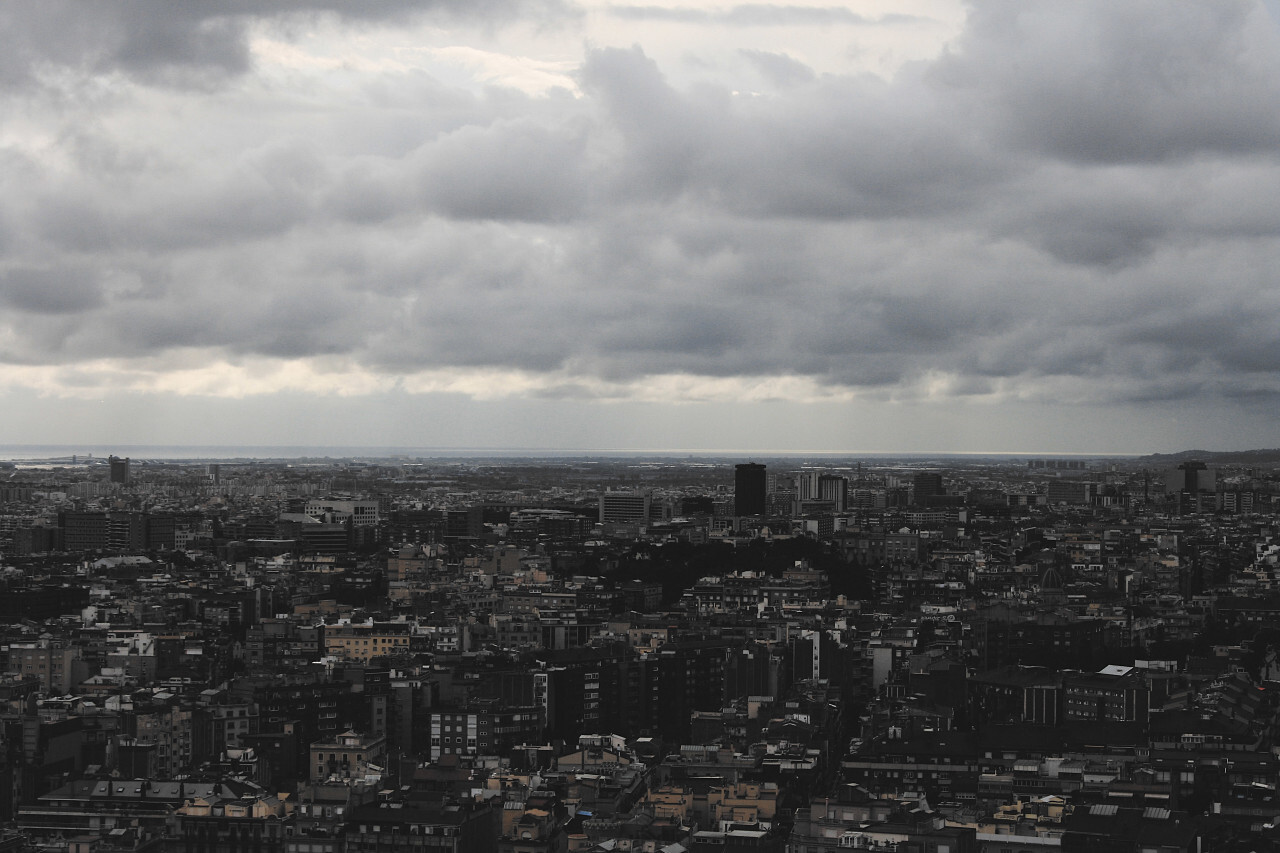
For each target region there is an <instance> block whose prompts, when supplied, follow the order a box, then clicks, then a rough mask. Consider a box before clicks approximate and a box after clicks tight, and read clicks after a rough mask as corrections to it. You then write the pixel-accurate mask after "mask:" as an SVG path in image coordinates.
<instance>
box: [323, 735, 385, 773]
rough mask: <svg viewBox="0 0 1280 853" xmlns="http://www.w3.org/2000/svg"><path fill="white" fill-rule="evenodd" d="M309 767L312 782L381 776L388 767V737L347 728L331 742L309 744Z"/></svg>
mask: <svg viewBox="0 0 1280 853" xmlns="http://www.w3.org/2000/svg"><path fill="white" fill-rule="evenodd" d="M310 767H311V784H313V785H318V784H320V783H321V782H324V781H326V780H328V779H334V778H336V779H350V780H355V779H362V778H364V777H366V776H380V775H381V774H382V773H383V771H385V770H386V767H387V739H386V738H385V737H372V736H369V735H361V734H356V733H355V732H354V731H351V730H347V731H345V732H343V733H342V734H340V735H338V737H337V738H335V739H334V740H332V741H328V742H326V741H318V742H316V743H313V744H311V762H310Z"/></svg>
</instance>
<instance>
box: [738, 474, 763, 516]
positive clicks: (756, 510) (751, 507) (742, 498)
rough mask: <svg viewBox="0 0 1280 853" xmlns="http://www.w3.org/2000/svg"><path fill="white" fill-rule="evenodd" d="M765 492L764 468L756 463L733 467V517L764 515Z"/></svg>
mask: <svg viewBox="0 0 1280 853" xmlns="http://www.w3.org/2000/svg"><path fill="white" fill-rule="evenodd" d="M767 492H768V479H767V477H766V475H765V466H763V465H761V464H759V463H757V462H744V463H742V464H741V465H736V466H734V474H733V514H734V515H764V514H765V501H766V495H767Z"/></svg>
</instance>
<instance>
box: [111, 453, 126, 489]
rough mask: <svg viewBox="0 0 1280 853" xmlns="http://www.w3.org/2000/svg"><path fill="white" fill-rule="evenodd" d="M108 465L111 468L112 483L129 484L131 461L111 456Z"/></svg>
mask: <svg viewBox="0 0 1280 853" xmlns="http://www.w3.org/2000/svg"><path fill="white" fill-rule="evenodd" d="M107 463H108V464H109V465H110V466H111V482H113V483H127V482H129V460H128V458H127V457H126V458H124V459H121V458H120V457H119V456H109V457H107Z"/></svg>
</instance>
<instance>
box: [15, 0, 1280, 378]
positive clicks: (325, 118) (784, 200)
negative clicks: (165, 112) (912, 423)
mask: <svg viewBox="0 0 1280 853" xmlns="http://www.w3.org/2000/svg"><path fill="white" fill-rule="evenodd" d="M56 7H57V4H53V6H52V7H51V8H56ZM93 8H97V7H93ZM137 8H143V7H142V6H141V5H138V6H137ZM200 8H201V9H204V10H205V11H203V12H201V13H199V14H196V13H194V12H191V11H190V10H187V11H184V12H182V13H181V14H178V15H177V16H176V18H175V19H174V20H171V21H168V22H165V23H164V24H157V26H158V27H161V29H164V28H172V29H173V33H172V34H170V35H165V33H163V32H158V33H147V32H145V31H143V30H139V31H138V32H137V33H134V32H132V31H130V32H129V33H128V36H129V38H134V37H135V36H136V38H137V39H140V40H141V41H140V44H141V45H143V46H139V47H137V48H130V49H129V53H128V56H134V55H135V54H136V58H135V59H129V58H128V57H127V56H126V53H125V52H124V47H123V45H124V41H122V39H123V38H124V36H123V35H121V32H123V31H121V30H112V31H111V32H114V33H115V35H113V36H110V37H108V38H106V39H105V40H104V46H103V47H102V48H101V50H102V51H103V52H102V53H101V55H100V56H99V57H98V58H97V59H95V60H94V61H95V62H99V63H107V64H108V65H111V66H112V67H115V68H143V67H147V66H146V63H147V62H151V63H152V65H151V66H150V67H161V66H164V67H168V66H169V65H172V64H174V63H177V62H179V61H180V60H179V59H178V57H188V56H189V57H193V59H192V60H191V61H192V63H194V64H195V65H198V66H200V67H209V68H216V69H220V71H219V73H226V74H240V73H242V72H243V70H244V68H245V67H247V66H246V65H243V64H241V65H237V64H236V63H237V60H236V59H235V54H234V50H232V49H231V48H233V47H234V45H236V44H243V37H244V33H243V32H242V31H238V30H237V29H236V27H238V26H240V25H241V24H243V23H244V21H245V20H247V17H246V16H248V15H250V14H251V13H252V14H267V13H268V12H270V11H272V10H275V9H277V8H283V7H277V6H275V5H272V4H254V5H252V7H250V6H249V5H247V4H246V5H243V6H242V5H240V4H234V3H214V4H210V5H209V6H207V7H205V6H201V7H200ZM289 8H293V7H289ZM307 8H308V9H312V10H323V9H329V8H333V7H330V6H325V5H323V4H310V5H308V6H307ZM344 8H345V7H344ZM415 8H417V7H416V6H415ZM460 8H461V7H457V9H460ZM501 8H504V7H502V6H501V4H491V5H489V6H485V7H483V9H486V10H488V12H489V13H493V14H496V13H497V10H500V9H501ZM805 8H808V7H788V6H740V7H726V8H725V9H722V10H720V11H713V12H702V11H699V10H682V9H676V10H674V11H653V10H649V11H645V10H644V9H640V8H639V7H614V9H613V12H614V13H615V14H620V15H623V16H627V15H631V16H634V17H646V16H648V17H653V16H655V15H668V14H669V15H673V16H675V17H673V18H671V19H672V20H673V21H677V22H678V20H679V19H680V17H681V16H684V17H685V18H687V19H689V20H694V19H695V18H697V19H698V20H697V21H696V22H697V23H708V24H709V23H713V22H711V21H709V20H704V18H710V17H715V16H719V17H720V19H721V20H720V21H719V23H721V24H724V23H734V24H742V25H746V22H748V21H751V20H756V21H761V22H768V21H773V23H780V22H781V21H782V18H780V17H777V16H784V17H786V20H787V22H789V23H799V22H803V21H806V20H808V21H810V22H815V21H816V17H815V15H816V11H815V10H812V9H810V11H808V12H800V11H797V10H803V9H805ZM12 9H13V7H5V11H4V12H3V13H2V14H5V15H8V16H9V17H10V19H12V16H13V14H14V12H13V11H12ZM128 9H129V10H130V12H129V13H130V14H133V13H135V11H136V10H135V7H132V6H130V7H128ZM743 10H750V11H743ZM402 11H403V12H404V13H405V14H408V6H397V5H395V4H387V5H384V6H379V7H376V8H375V10H374V11H372V12H369V11H366V12H360V13H358V14H369V15H372V14H375V13H376V14H379V15H387V16H394V15H397V14H400V13H401V12H402ZM826 11H827V12H830V13H831V14H832V15H835V16H836V17H835V18H832V19H831V20H830V21H829V23H840V22H841V21H843V22H845V23H854V21H851V20H848V19H847V15H848V14H852V13H847V11H842V10H834V11H833V10H826ZM459 13H460V12H459ZM1157 13H1158V14H1157ZM94 14H106V13H99V12H95V13H94ZM351 14H357V13H356V12H352V13H351ZM806 15H807V16H808V17H807V18H806ZM841 15H844V16H845V17H843V18H841ZM698 16H703V18H699V17H698ZM753 16H754V17H753ZM770 16H774V17H773V18H771V17H770ZM36 17H37V18H38V17H39V16H36ZM775 18H776V20H775ZM731 19H732V20H731ZM837 19H839V20H837ZM113 20H114V21H117V22H118V21H119V20H121V18H114V19H113ZM1266 20H1267V19H1266V18H1265V16H1264V15H1263V13H1262V10H1261V9H1259V8H1257V7H1253V6H1250V5H1248V4H1244V3H1235V2H1223V3H1221V4H1213V5H1208V6H1202V5H1193V4H1162V5H1159V6H1156V5H1147V4H1123V5H1120V6H1117V5H1116V4H1113V3H1109V2H1073V3H1069V4H1063V3H1053V4H1049V3H1016V4H1015V3H983V4H980V5H978V6H976V7H975V8H974V9H973V11H972V12H971V15H970V19H969V24H968V27H967V29H966V30H965V32H964V34H963V35H962V36H961V37H960V38H959V39H957V40H956V41H955V42H954V43H953V44H952V45H951V47H950V48H949V50H948V51H947V52H946V54H945V55H943V56H942V57H940V58H939V59H937V60H934V61H931V62H919V63H914V64H911V65H908V66H906V67H905V68H903V69H902V70H901V71H900V72H899V73H898V74H897V75H896V76H895V77H893V78H892V79H887V80H886V79H879V78H873V77H870V76H866V77H863V76H850V75H836V74H830V73H823V74H819V73H816V72H815V71H814V70H813V69H812V68H810V67H809V66H808V65H806V64H805V63H804V62H802V61H801V60H800V59H797V58H796V56H793V55H792V54H790V53H782V52H777V53H775V52H764V51H760V50H753V49H743V50H741V51H739V52H738V53H737V54H731V62H732V63H735V64H736V66H737V68H738V70H741V68H742V67H744V66H745V65H746V64H747V63H749V64H750V66H751V68H752V69H753V70H751V71H750V72H749V75H750V76H749V80H750V83H751V87H752V88H758V89H760V91H759V92H753V93H752V94H750V95H747V94H741V93H739V92H738V91H735V90H734V89H732V88H730V87H729V86H727V85H717V84H714V83H712V82H704V83H700V84H696V85H685V84H681V83H677V82H674V81H673V80H671V79H669V78H668V76H667V74H666V73H664V69H663V68H662V67H661V66H660V65H659V63H658V62H657V61H655V60H654V59H653V58H652V57H651V56H650V55H649V54H648V53H646V51H645V50H643V49H642V48H640V47H634V48H606V49H599V50H591V51H589V52H588V54H587V56H586V58H585V60H584V61H583V63H582V64H581V67H580V68H578V69H577V71H576V78H575V79H576V81H577V83H578V85H579V87H580V91H579V92H577V93H574V94H570V93H568V92H567V91H562V92H555V93H552V94H550V95H547V96H545V97H532V96H528V95H524V94H520V93H518V92H513V91H510V90H503V89H501V88H499V87H492V88H490V89H489V90H487V91H475V92H465V91H462V90H455V89H452V88H450V87H449V86H447V85H446V84H444V83H442V82H440V81H435V80H424V79H423V78H424V77H425V75H421V74H417V73H399V72H386V73H384V74H381V75H372V76H373V78H374V79H369V80H366V81H364V82H363V84H362V86H361V87H358V88H355V89H354V90H344V95H343V97H344V98H345V100H343V101H342V105H341V107H340V108H338V107H335V108H333V111H332V113H330V112H327V111H326V107H325V106H324V104H323V98H322V97H320V96H318V95H316V94H315V93H314V92H308V93H306V94H305V95H300V96H298V97H297V100H296V101H295V100H292V99H290V98H289V97H286V96H283V95H282V96H279V98H278V100H272V98H271V96H270V95H264V94H263V92H261V91H257V90H255V91H254V92H253V95H252V96H251V97H250V96H246V97H245V98H244V100H243V101H242V102H241V101H235V100H234V93H235V92H236V90H235V87H234V86H232V87H229V88H228V90H226V91H224V92H220V93H219V96H218V97H219V98H231V99H232V100H231V101H230V102H229V106H226V107H220V105H219V104H214V103H213V102H214V101H215V100H217V99H214V98H212V97H211V96H209V95H206V94H202V93H196V94H191V95H190V96H189V97H190V98H191V99H192V100H190V101H184V102H183V105H184V106H185V108H186V109H190V110H191V111H192V112H193V113H194V114H196V115H195V116H194V118H193V121H194V122H195V124H193V125H192V126H191V129H190V130H186V131H185V133H184V129H183V128H182V127H178V129H176V130H175V127H176V126H177V125H176V123H172V122H170V123H162V122H159V121H157V124H163V126H164V128H165V130H166V133H167V134H168V136H167V137H165V140H164V141H163V142H156V143H154V144H152V143H151V142H150V141H149V140H147V139H146V133H145V131H146V130H147V122H146V121H141V122H138V123H137V127H136V130H137V137H138V138H137V139H135V138H134V137H133V135H132V134H133V133H134V125H132V124H129V125H128V126H129V135H128V136H126V135H125V134H124V133H122V132H121V131H120V130H119V127H113V125H112V124H111V122H110V120H109V119H110V117H111V116H110V114H111V111H112V110H113V109H118V110H121V111H122V114H124V115H128V116H133V117H136V116H137V115H138V113H137V112H132V113H131V112H128V111H129V110H135V111H136V110H139V109H142V111H143V117H144V119H145V118H146V115H145V107H144V108H140V107H138V103H145V99H146V98H147V97H149V90H148V89H147V84H143V85H140V86H138V87H137V88H136V89H133V90H130V91H129V92H128V94H127V96H126V95H119V96H117V97H118V98H119V100H120V103H118V104H117V103H115V102H111V103H106V104H103V105H101V106H98V105H91V106H89V107H84V108H83V109H84V112H83V113H77V112H76V109H77V108H76V107H74V106H66V105H59V106H58V107H57V108H56V109H55V108H52V107H50V108H49V111H50V113H51V114H53V115H55V118H53V119H49V122H50V127H51V129H50V130H49V132H48V133H47V134H46V136H47V141H42V142H41V145H40V146H37V147H33V149H32V150H33V151H35V152H36V153H30V154H29V155H25V156H24V155H20V154H19V153H17V152H16V151H14V152H4V151H0V156H3V157H4V158H5V159H4V162H5V163H6V164H9V165H11V166H12V167H13V168H6V169H5V172H4V176H3V180H5V182H6V183H5V188H6V192H5V194H4V196H3V197H0V229H3V231H2V232H0V233H3V234H5V235H6V236H2V237H0V240H3V241H4V244H3V245H5V246H6V247H7V251H6V258H5V263H6V264H8V266H6V267H4V268H3V273H2V275H0V305H2V306H3V309H4V314H5V316H4V319H5V321H6V323H5V325H4V329H3V333H4V335H5V337H4V339H3V340H4V347H5V348H6V349H5V357H6V358H10V359H16V358H17V357H18V355H21V356H22V357H23V358H26V359H34V360H36V361H44V362H48V363H65V364H74V363H76V362H77V361H78V360H82V359H100V358H107V357H113V356H120V357H130V358H143V357H149V356H156V355H164V354H166V353H169V352H181V351H183V350H184V349H200V350H202V351H205V350H207V351H210V352H212V353H216V354H221V355H223V356H225V357H228V358H233V359H248V358H251V357H253V356H264V357H269V358H284V359H295V358H307V357H312V356H314V357H324V358H339V359H346V360H349V362H350V363H352V364H355V365H358V366H361V367H364V368H367V369H369V370H373V371H377V372H380V373H383V374H386V375H389V376H396V375H401V374H410V373H418V372H419V371H428V372H430V371H435V370H448V369H450V368H486V369H489V368H492V369H494V370H496V371H504V370H521V371H525V372H526V373H532V374H537V375H543V376H545V377H546V379H545V384H546V387H545V389H544V390H543V391H542V392H541V393H544V394H546V395H548V396H551V397H556V398H563V397H572V396H583V397H593V396H597V395H598V396H606V397H607V396H610V395H623V394H625V393H626V392H625V389H623V390H619V389H618V388H617V387H616V386H610V385H609V384H608V383H627V382H631V381H645V380H646V379H650V378H652V377H660V376H663V375H666V374H681V375H686V376H695V377H712V378H722V379H723V378H730V379H731V378H734V377H747V378H759V377H795V376H799V377H805V378H807V379H811V380H812V381H814V382H815V383H817V384H818V385H819V386H825V387H826V388H829V389H833V390H840V389H856V390H858V391H861V392H863V393H867V394H871V395H874V396H878V397H881V398H884V399H913V398H928V397H930V395H936V396H942V397H947V396H983V395H988V394H1009V395H1010V396H1013V397H1016V398H1018V399H1058V398H1061V399H1101V400H1107V401H1113V400H1118V401H1123V400H1142V401H1150V400H1160V399H1176V398H1179V397H1180V396H1186V395H1197V394H1203V393H1208V392H1210V391H1212V392H1213V393H1222V394H1225V395H1236V396H1241V397H1257V396H1258V395H1259V394H1265V393H1277V392H1280V347H1277V345H1276V343H1275V341H1276V339H1277V336H1276V335H1275V332H1274V330H1275V329H1276V328H1280V291H1278V288H1277V282H1276V280H1275V277H1274V273H1273V271H1274V270H1275V269H1276V268H1277V265H1278V264H1280V201H1277V199H1280V165H1278V164H1280V157H1278V156H1277V155H1278V154H1280V140H1278V139H1277V137H1276V126H1275V122H1276V119H1275V115H1276V111H1275V110H1274V103H1276V100H1275V96H1276V94H1277V91H1276V88H1277V80H1278V79H1280V70H1278V69H1277V67H1276V64H1275V61H1274V59H1273V58H1272V57H1273V56H1274V54H1275V53H1276V51H1275V50H1274V48H1275V47H1276V44H1277V42H1276V38H1275V32H1274V28H1272V29H1271V30H1269V31H1267V32H1264V33H1259V32H1257V31H1256V30H1257V24H1258V23H1259V22H1260V21H1266ZM211 22H212V23H211ZM43 23H47V22H42V21H36V22H35V24H31V26H35V25H36V24H43ZM223 23H225V24H226V25H227V26H228V27H230V29H220V28H219V26H221V24H223ZM205 24H210V26H209V27H206V28H205V29H201V27H203V26H204V25H205ZM213 24H219V26H213ZM770 25H773V24H772V23H771V24H770ZM108 29H110V27H108ZM81 37H83V34H82V36H81ZM183 38H189V39H203V40H204V41H202V42H200V43H198V44H197V43H191V44H187V46H186V47H183V44H184V43H183V42H182V39H183ZM166 39H171V40H172V43H171V45H170V47H168V48H163V49H162V44H161V43H163V42H165V40H166ZM237 39H239V40H240V41H237ZM147 45H149V46H147ZM219 45H222V46H223V47H219ZM223 48H226V49H225V50H224V49H223ZM1267 48H1270V52H1269V51H1268V49H1267ZM50 50H52V48H51V49H50ZM166 51H168V52H166ZM228 51H229V52H228ZM74 55H75V54H74V51H73V52H69V53H68V54H67V57H73V56H74ZM53 56H54V54H52V53H50V54H49V55H48V56H46V57H45V60H44V61H46V62H52V61H62V62H66V63H71V62H73V61H74V60H73V59H72V58H66V57H64V58H63V59H56V58H51V57H53ZM147 57H150V59H148V58H147ZM743 60H745V62H743ZM129 62H139V63H143V64H141V65H128V63H129ZM246 62H247V60H246ZM131 73H132V72H131ZM142 76H143V77H145V76H146V75H142ZM248 78H249V79H252V75H248ZM742 88H743V89H745V88H747V87H742ZM130 99H132V100H130ZM264 99H265V100H264ZM157 103H163V104H166V105H167V104H170V103H172V102H171V101H157ZM206 104H210V106H209V110H210V112H208V113H207V114H201V113H200V112H199V111H200V107H201V106H204V105H206ZM1267 104H1270V105H1271V107H1268V108H1264V106H1265V105H1267ZM241 107H243V110H244V111H248V112H249V114H248V115H245V114H244V113H243V112H242V109H241ZM216 109H221V111H215V110H216ZM253 110H257V111H258V112H257V113H253V112H252V111H253ZM64 111H65V112H64ZM82 118H85V119H88V120H85V121H82V120H81V119H82ZM224 122H225V123H230V124H231V125H232V127H230V128H226V127H224V126H223V123H224ZM236 122H244V126H243V127H240V128H237V127H236V126H235V123H236ZM119 124H128V123H127V122H124V121H123V120H122V121H120V122H119ZM72 128H74V130H72ZM206 137H207V138H208V139H209V140H210V141H208V142H206ZM175 138H176V139H177V140H178V144H175V143H174V141H173V140H174V139H175ZM227 140H230V141H227ZM184 143H185V145H184ZM186 146H189V149H190V150H188V147H186ZM51 259H58V260H57V262H56V263H55V262H54V261H52V260H51Z"/></svg>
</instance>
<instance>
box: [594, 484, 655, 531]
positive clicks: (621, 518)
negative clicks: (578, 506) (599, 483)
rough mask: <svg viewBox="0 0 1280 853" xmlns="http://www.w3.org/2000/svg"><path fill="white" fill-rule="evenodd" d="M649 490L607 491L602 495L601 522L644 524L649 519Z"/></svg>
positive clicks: (650, 499)
mask: <svg viewBox="0 0 1280 853" xmlns="http://www.w3.org/2000/svg"><path fill="white" fill-rule="evenodd" d="M651 501H652V497H651V496H650V495H649V493H648V492H605V493H604V494H602V495H601V496H600V523H601V524H643V523H645V522H647V521H648V520H649V511H650V504H651Z"/></svg>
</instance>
